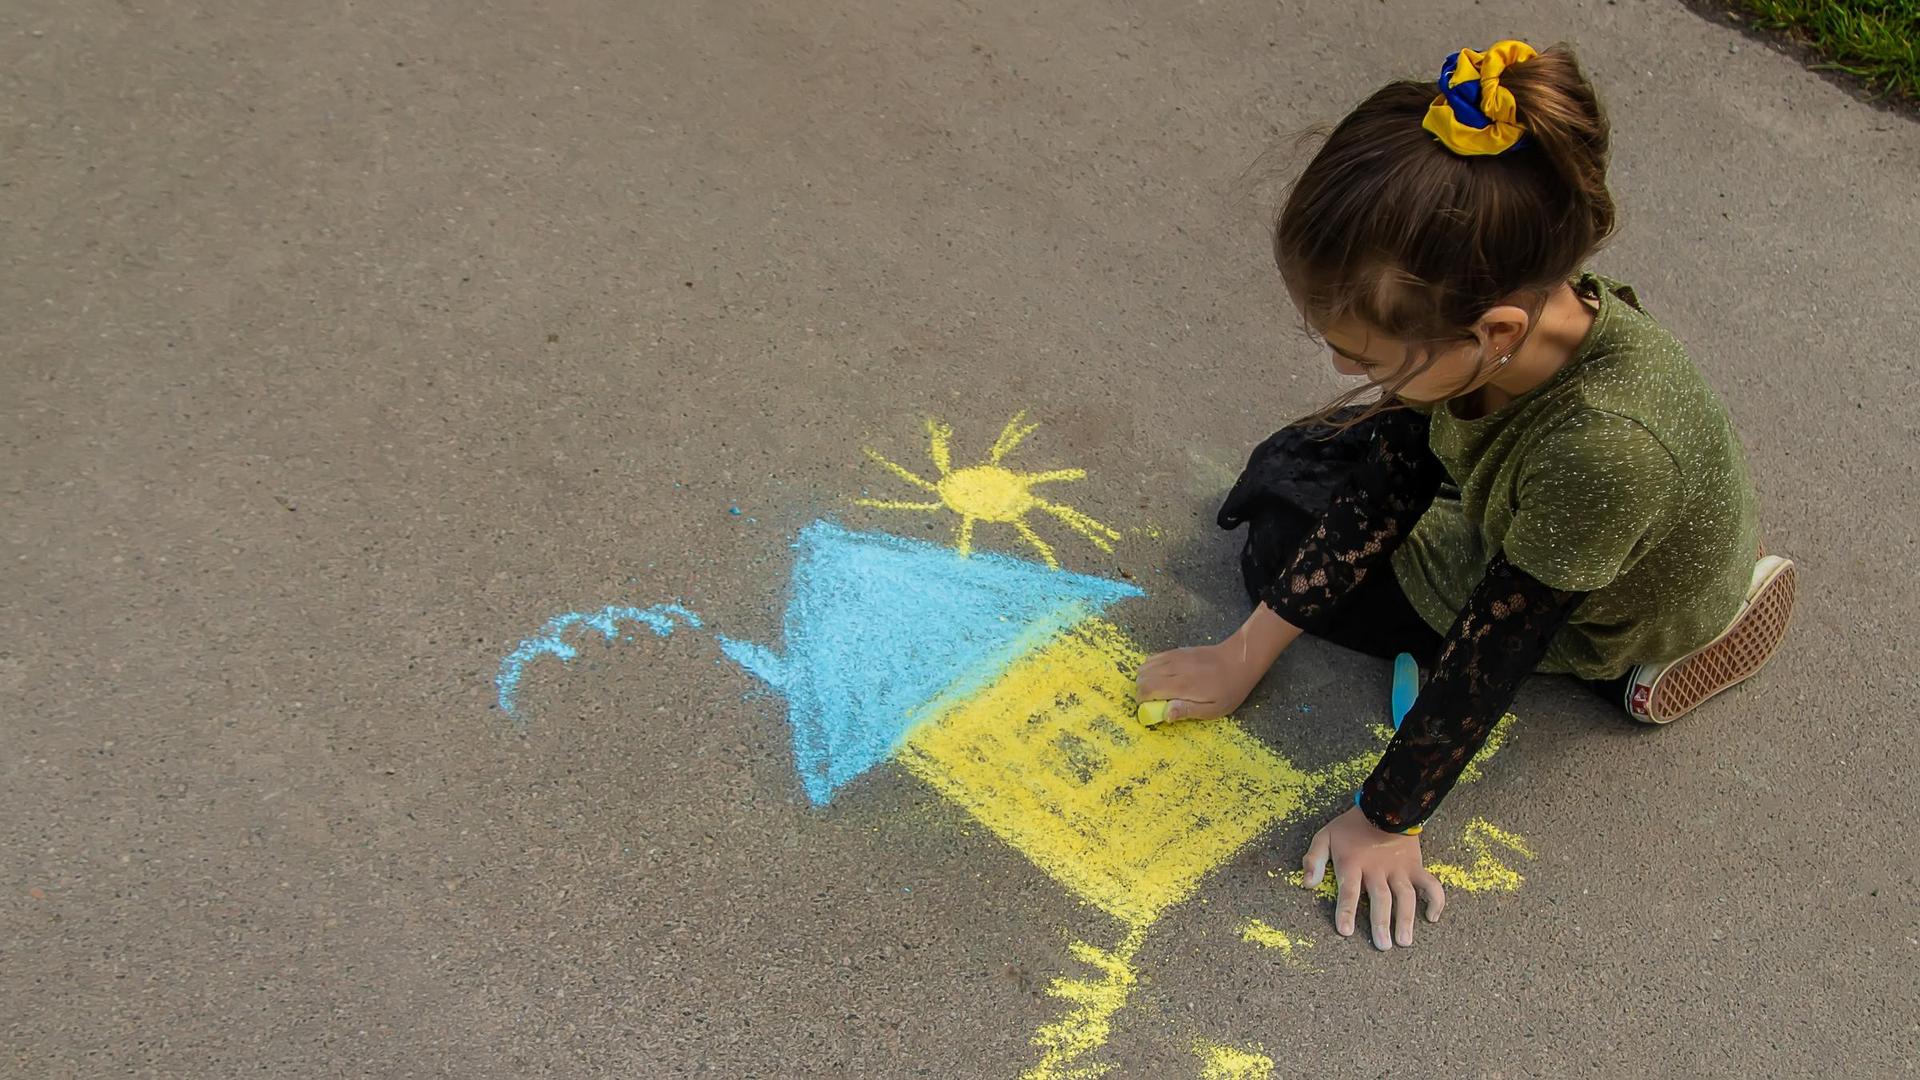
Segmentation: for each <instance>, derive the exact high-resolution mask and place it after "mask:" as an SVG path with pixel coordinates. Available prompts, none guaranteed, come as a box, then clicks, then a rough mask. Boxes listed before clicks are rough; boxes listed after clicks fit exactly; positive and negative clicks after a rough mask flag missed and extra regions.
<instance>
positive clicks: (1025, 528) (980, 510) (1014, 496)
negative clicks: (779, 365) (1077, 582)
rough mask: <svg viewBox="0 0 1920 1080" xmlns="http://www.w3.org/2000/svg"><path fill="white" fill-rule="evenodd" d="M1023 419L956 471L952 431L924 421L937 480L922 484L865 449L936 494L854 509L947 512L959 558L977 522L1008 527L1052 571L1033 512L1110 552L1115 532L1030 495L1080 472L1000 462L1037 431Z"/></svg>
mask: <svg viewBox="0 0 1920 1080" xmlns="http://www.w3.org/2000/svg"><path fill="white" fill-rule="evenodd" d="M1026 418H1027V414H1026V413H1024V412H1022V413H1019V414H1017V415H1016V416H1014V418H1013V419H1011V420H1009V421H1007V426H1006V427H1005V428H1003V429H1001V431H1000V437H999V438H998V439H995V440H994V442H993V449H992V450H990V451H988V452H987V460H986V461H985V462H983V463H981V464H979V465H969V466H967V467H965V468H962V469H956V468H954V467H953V450H952V442H953V429H952V428H950V427H948V426H947V425H945V424H943V423H941V422H940V421H938V420H933V419H929V420H928V421H927V455H928V456H929V457H931V458H932V459H933V465H934V468H936V469H939V470H940V479H939V480H938V481H937V482H936V481H932V480H928V479H926V478H924V477H922V476H920V475H918V474H916V473H914V472H913V471H912V470H910V469H907V468H905V467H903V466H900V465H896V464H894V463H893V462H891V461H889V460H887V459H886V458H884V457H882V456H880V454H879V453H878V452H877V451H874V450H868V451H867V456H868V457H870V458H872V459H873V460H875V461H877V462H879V463H880V465H881V467H882V468H884V469H886V470H887V471H888V472H890V473H892V474H893V475H895V476H897V477H899V478H900V479H902V480H905V481H906V482H907V483H909V484H912V485H913V486H915V487H917V488H921V489H923V490H925V491H930V492H933V493H934V494H935V495H938V496H939V497H940V498H939V501H937V502H902V501H896V500H891V499H858V500H855V501H856V504H857V505H860V506H867V507H872V508H874V509H876V510H924V511H931V512H936V513H937V512H939V511H941V510H951V511H953V512H954V513H956V514H959V515H960V524H959V525H958V526H957V527H956V528H955V531H954V539H955V544H954V546H955V547H958V548H959V549H960V554H962V555H968V554H972V552H973V530H974V526H975V525H977V524H979V523H980V522H982V521H986V522H993V523H997V524H1003V525H1011V526H1013V528H1014V531H1016V532H1018V533H1019V534H1020V536H1021V538H1022V539H1024V540H1026V542H1027V543H1029V544H1031V545H1033V549H1034V550H1035V551H1037V552H1039V553H1040V557H1041V558H1042V559H1044V560H1046V563H1047V565H1048V566H1050V567H1052V568H1054V569H1056V570H1058V569H1059V568H1060V560H1059V559H1058V558H1056V557H1055V556H1054V554H1053V548H1052V547H1051V546H1049V545H1048V544H1047V542H1046V541H1045V540H1042V539H1040V536H1039V534H1038V533H1035V532H1034V531H1033V526H1031V525H1029V524H1027V514H1028V513H1030V512H1032V511H1034V510H1038V511H1040V512H1042V513H1045V514H1051V515H1053V516H1054V517H1056V518H1058V519H1060V521H1061V522H1062V523H1064V524H1065V525H1066V526H1067V527H1068V528H1070V529H1072V530H1073V531H1074V532H1077V533H1079V534H1080V535H1081V536H1084V537H1086V538H1087V540H1088V541H1090V542H1091V543H1092V544H1093V546H1094V547H1097V548H1099V549H1100V550H1101V551H1112V550H1113V543H1112V542H1113V541H1115V540H1118V539H1120V534H1119V533H1118V532H1117V531H1115V530H1113V529H1110V528H1108V527H1107V526H1105V525H1102V524H1100V523H1099V522H1098V521H1095V520H1093V519H1092V518H1090V517H1088V516H1087V515H1085V514H1083V513H1081V512H1080V511H1078V510H1075V509H1074V508H1073V507H1071V506H1064V505H1062V504H1060V503H1055V502H1048V501H1047V500H1045V499H1043V498H1041V497H1040V496H1038V495H1035V494H1034V493H1033V489H1034V487H1035V486H1036V485H1039V484H1048V483H1053V482H1056V481H1061V480H1084V479H1086V476H1087V471H1086V470H1085V469H1055V470H1053V471H1052V472H1037V473H1023V472H1015V471H1014V470H1012V469H1009V468H1007V467H1006V466H1004V465H1002V464H1000V462H1001V461H1002V460H1004V459H1005V458H1006V456H1007V455H1008V454H1011V453H1013V450H1014V448H1015V447H1017V446H1019V445H1020V443H1021V441H1022V440H1024V439H1025V438H1026V437H1027V436H1028V435H1031V434H1033V432H1034V431H1035V430H1036V429H1037V428H1039V426H1040V425H1038V424H1029V425H1027V426H1025V427H1022V426H1021V421H1022V420H1025V419H1026Z"/></svg>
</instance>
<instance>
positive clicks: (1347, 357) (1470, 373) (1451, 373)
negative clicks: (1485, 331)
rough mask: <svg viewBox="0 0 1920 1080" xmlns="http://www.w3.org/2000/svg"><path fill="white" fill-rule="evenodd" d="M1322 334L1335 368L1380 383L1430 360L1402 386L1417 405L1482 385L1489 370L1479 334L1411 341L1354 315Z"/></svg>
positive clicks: (1390, 381) (1402, 391)
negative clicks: (1459, 338)
mask: <svg viewBox="0 0 1920 1080" xmlns="http://www.w3.org/2000/svg"><path fill="white" fill-rule="evenodd" d="M1320 336H1321V338H1322V340H1324V341H1325V342H1326V344H1327V348H1328V349H1330V350H1331V351H1332V353H1333V369H1334V370H1335V371H1337V372H1339V373H1340V374H1342V375H1358V376H1362V377H1364V378H1366V379H1367V380H1368V381H1369V382H1372V383H1374V384H1375V385H1378V386H1390V385H1392V384H1393V383H1394V382H1395V381H1396V380H1397V379H1398V378H1399V377H1400V375H1401V373H1402V371H1403V370H1405V369H1406V368H1407V367H1408V366H1409V365H1411V366H1412V367H1413V368H1414V369H1416V370H1419V369H1421V367H1422V365H1425V369H1424V370H1420V373H1419V374H1418V375H1415V376H1414V377H1413V378H1412V379H1411V380H1409V381H1408V383H1407V384H1406V385H1405V386H1403V387H1401V388H1400V391H1399V395H1400V397H1401V398H1403V399H1405V400H1407V401H1411V402H1414V403H1416V404H1422V405H1426V404H1432V403H1435V402H1440V401H1445V400H1447V399H1448V398H1453V397H1458V396H1460V395H1461V394H1464V393H1466V392H1467V391H1469V390H1472V389H1473V388H1474V387H1475V386H1476V385H1478V384H1479V382H1480V381H1481V377H1482V374H1483V371H1484V365H1483V363H1482V352H1483V349H1482V346H1481V343H1480V342H1479V341H1478V340H1476V339H1467V340H1464V341H1460V342H1457V343H1451V344H1448V343H1441V344H1428V345H1409V344H1408V343H1406V342H1404V341H1401V340H1399V339H1397V338H1393V337H1389V336H1388V335H1387V334H1385V333H1383V332H1381V331H1379V330H1376V329H1374V328H1372V327H1370V326H1368V325H1367V324H1365V323H1363V322H1361V321H1359V320H1357V319H1351V318H1348V319H1342V320H1340V321H1339V322H1335V323H1331V324H1329V325H1327V326H1325V327H1323V328H1321V331H1320ZM1429 359H1430V360H1431V361H1432V362H1431V363H1428V360H1429Z"/></svg>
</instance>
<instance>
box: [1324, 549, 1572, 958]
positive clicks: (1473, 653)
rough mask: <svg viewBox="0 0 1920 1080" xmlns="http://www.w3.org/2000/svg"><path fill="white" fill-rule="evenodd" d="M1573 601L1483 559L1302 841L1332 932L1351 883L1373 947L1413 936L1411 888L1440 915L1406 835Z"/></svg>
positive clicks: (1352, 915) (1494, 718) (1346, 921)
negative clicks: (1336, 806) (1460, 602)
mask: <svg viewBox="0 0 1920 1080" xmlns="http://www.w3.org/2000/svg"><path fill="white" fill-rule="evenodd" d="M1585 598H1586V594H1585V593H1580V592H1565V591H1562V590H1558V589H1554V588H1551V587H1549V586H1547V585H1543V584H1541V583H1540V581H1538V580H1537V579H1535V578H1534V577H1533V576H1532V575H1531V574H1528V573H1527V572H1526V571H1524V570H1521V569H1520V568H1518V567H1516V566H1514V565H1513V564H1512V563H1509V562H1508V561H1507V557H1506V555H1505V554H1504V553H1502V554H1499V555H1496V556H1494V559H1493V562H1492V563H1491V564H1490V565H1489V566H1488V567H1487V573H1486V576H1485V577H1483V578H1482V579H1481V581H1480V584H1479V586H1478V587H1477V588H1475V589H1474V591H1473V596H1472V597H1471V598H1469V599H1468V601H1467V606H1466V607H1465V608H1464V609H1463V610H1462V611H1461V612H1460V617H1459V618H1458V619H1456V620H1454V624H1453V628H1452V629H1451V630H1450V631H1449V632H1448V633H1447V638H1446V643H1445V644H1444V645H1443V646H1442V647H1441V650H1440V657H1439V659H1438V661H1436V663H1435V666H1434V672H1433V675H1432V677H1430V678H1429V679H1428V680H1427V685H1426V686H1425V687H1423V688H1422V689H1421V691H1420V696H1419V697H1418V698H1417V699H1415V701H1414V705H1413V708H1412V709H1410V710H1409V711H1408V712H1407V716H1406V719H1405V720H1403V721H1401V723H1400V730H1399V731H1397V732H1395V733H1394V736H1393V741H1392V742H1391V743H1389V744H1388V746H1387V752H1386V754H1385V755H1383V756H1382V757H1381V758H1380V762H1379V764H1377V765H1375V766H1374V769H1373V774H1372V775H1370V776H1368V777H1367V781H1366V784H1365V785H1364V786H1362V787H1361V789H1360V791H1359V792H1358V793H1356V794H1355V796H1354V803H1355V806H1354V807H1353V808H1351V809H1349V810H1348V811H1347V812H1346V813H1344V814H1341V815H1340V816H1339V817H1336V818H1334V819H1333V820H1332V821H1331V822H1328V823H1327V825H1326V826H1325V827H1323V828H1322V829H1321V830H1320V831H1319V832H1318V833H1316V834H1315V835H1314V838H1313V843H1312V844H1310V845H1309V846H1308V848H1307V854H1306V858H1305V859H1304V860H1303V864H1304V867H1305V871H1306V872H1305V875H1304V878H1303V883H1304V884H1305V885H1307V886H1308V887H1313V886H1316V885H1318V884H1319V883H1320V878H1321V875H1322V874H1323V872H1324V871H1325V870H1326V868H1327V862H1328V860H1329V859H1331V860H1332V862H1333V865H1334V869H1335V870H1336V871H1337V877H1338V879H1339V880H1338V885H1339V890H1338V896H1337V898H1336V899H1335V901H1334V913H1333V926H1334V929H1335V930H1337V931H1339V932H1340V933H1341V934H1343V935H1344V934H1351V933H1353V930H1354V922H1355V919H1356V913H1357V911H1358V909H1359V906H1360V895H1361V893H1362V892H1363V891H1364V892H1365V893H1366V895H1367V898H1368V913H1369V916H1370V918H1371V922H1372V924H1373V943H1374V945H1375V946H1376V947H1378V948H1382V949H1386V948H1391V947H1392V946H1393V944H1395V943H1398V944H1401V945H1410V944H1412V943H1413V911H1414V896H1415V894H1416V893H1418V894H1420V895H1422V896H1424V897H1425V899H1426V903H1427V920H1428V921H1429V922H1431V921H1433V920H1435V919H1438V918H1439V917H1440V910H1441V908H1442V907H1443V906H1444V905H1445V902H1446V893H1445V890H1444V889H1442V888H1441V887H1440V883H1439V882H1438V881H1436V880H1434V877H1433V875H1432V874H1431V873H1429V872H1428V871H1427V869H1426V867H1425V866H1424V865H1423V864H1422V862H1421V858H1420V839H1419V837H1418V836H1417V835H1413V834H1417V833H1419V831H1420V823H1421V822H1423V821H1425V820H1426V819H1427V817H1428V816H1429V815H1431V814H1432V813H1433V812H1434V810H1435V809H1437V808H1438V807H1439V805H1440V800H1441V799H1443V798H1445V797H1446V794H1447V792H1448V791H1450V790H1452V788H1453V785H1454V782H1455V781H1457V780H1458V779H1459V778H1460V773H1461V771H1462V770H1463V769H1465V768H1466V767H1467V763H1468V762H1470V761H1472V760H1473V755H1474V754H1476V753H1478V752H1479V750H1480V747H1481V746H1482V745H1483V744H1484V743H1485V742H1486V741H1487V736H1488V735H1489V734H1491V733H1492V732H1493V726H1494V724H1495V723H1497V722H1498V721H1499V719H1500V717H1501V716H1502V715H1503V714H1504V713H1505V712H1506V711H1507V706H1508V705H1510V704H1512V702H1513V696H1514V694H1515V692H1516V691H1518V690H1519V688H1520V683H1521V682H1522V680H1524V679H1525V678H1526V677H1527V676H1528V675H1529V674H1531V673H1532V671H1533V669H1534V668H1535V667H1536V666H1537V665H1538V664H1539V663H1540V659H1541V657H1543V656H1545V655H1546V652H1547V647H1548V645H1549V644H1550V643H1551V642H1552V640H1553V637H1554V635H1555V634H1557V633H1559V631H1560V628H1561V627H1563V626H1565V625H1566V623H1567V619H1568V618H1569V617H1571V616H1572V614H1573V611H1574V609H1575V608H1577V607H1579V606H1580V601H1581V600H1583V599H1585Z"/></svg>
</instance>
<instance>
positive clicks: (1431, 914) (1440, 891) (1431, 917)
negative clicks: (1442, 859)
mask: <svg viewBox="0 0 1920 1080" xmlns="http://www.w3.org/2000/svg"><path fill="white" fill-rule="evenodd" d="M1413 887H1414V889H1415V890H1417V891H1418V892H1419V893H1420V898H1421V899H1422V900H1425V901H1426V903H1427V921H1428V922H1439V921H1440V913H1441V912H1442V911H1445V910H1446V909H1447V890H1446V889H1444V888H1442V887H1441V886H1440V879H1439V878H1437V877H1434V876H1433V875H1432V874H1429V873H1427V872H1426V871H1425V870H1416V871H1414V872H1413Z"/></svg>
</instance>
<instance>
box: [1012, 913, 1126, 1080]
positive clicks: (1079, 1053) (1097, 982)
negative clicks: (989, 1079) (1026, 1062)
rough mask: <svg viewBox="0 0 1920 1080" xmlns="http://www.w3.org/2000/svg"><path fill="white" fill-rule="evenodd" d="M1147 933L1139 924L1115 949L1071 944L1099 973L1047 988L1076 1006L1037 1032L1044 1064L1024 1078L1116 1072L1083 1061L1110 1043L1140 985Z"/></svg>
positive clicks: (1068, 1078)
mask: <svg viewBox="0 0 1920 1080" xmlns="http://www.w3.org/2000/svg"><path fill="white" fill-rule="evenodd" d="M1146 934H1147V928H1146V927H1144V926H1136V927H1134V928H1133V929H1131V930H1129V931H1127V936H1126V937H1124V938H1122V939H1121V940H1120V943H1119V944H1118V945H1115V946H1114V947H1113V948H1111V949H1100V948H1096V947H1094V946H1092V945H1089V944H1087V943H1086V942H1084V941H1075V942H1072V943H1071V944H1069V945H1068V946H1067V950H1068V951H1069V952H1071V953H1073V956H1074V959H1076V960H1079V961H1080V962H1081V963H1084V964H1087V965H1089V966H1091V967H1092V968H1093V969H1094V970H1095V971H1097V972H1098V973H1099V975H1098V976H1097V977H1095V978H1091V979H1069V978H1065V977H1061V978H1056V979H1054V980H1053V982H1052V983H1051V984H1050V985H1049V986H1048V987H1047V993H1048V995H1050V996H1052V997H1057V998H1061V999H1063V1000H1065V1001H1067V1002H1069V1003H1070V1008H1069V1009H1068V1010H1067V1013H1066V1015H1065V1016H1062V1017H1061V1018H1060V1019H1058V1020H1054V1021H1051V1022H1049V1023H1047V1024H1045V1025H1043V1026H1042V1027H1041V1028H1040V1030H1039V1031H1038V1032H1036V1033H1034V1036H1033V1044H1034V1045H1035V1046H1037V1047H1039V1048H1040V1051H1041V1056H1040V1060H1039V1061H1038V1062H1037V1063H1035V1064H1034V1066H1033V1067H1032V1068H1030V1069H1028V1070H1027V1071H1026V1072H1024V1073H1022V1074H1021V1078H1022V1080H1079V1078H1081V1077H1092V1076H1101V1075H1104V1074H1106V1073H1107V1072H1109V1071H1111V1070H1112V1068H1113V1066H1111V1065H1102V1064H1098V1063H1094V1062H1086V1063H1084V1064H1082V1063H1081V1060H1082V1059H1083V1058H1085V1057H1087V1056H1088V1055H1090V1054H1091V1053H1093V1052H1094V1051H1095V1050H1098V1049H1099V1048H1100V1047H1102V1046H1104V1045H1106V1042H1107V1036H1108V1035H1109V1034H1110V1033H1111V1032H1112V1030H1113V1017H1114V1014H1115V1013H1118V1012H1119V1011H1120V1010H1121V1009H1122V1008H1124V1007H1125V1006H1126V1004H1127V997H1128V995H1130V994H1132V993H1133V988H1134V987H1135V986H1136V985H1137V984H1138V983H1139V981H1140V975H1139V973H1138V972H1137V971H1135V970H1134V967H1133V958H1134V955H1135V954H1136V953H1138V952H1139V951H1140V943H1141V942H1142V941H1143V940H1145V938H1146Z"/></svg>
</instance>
